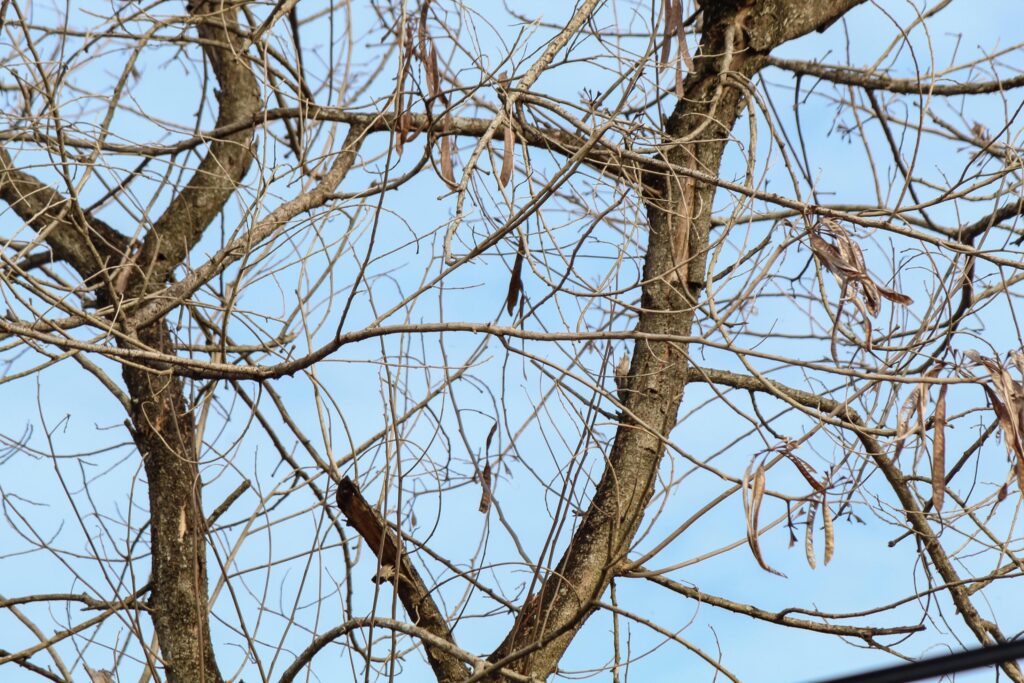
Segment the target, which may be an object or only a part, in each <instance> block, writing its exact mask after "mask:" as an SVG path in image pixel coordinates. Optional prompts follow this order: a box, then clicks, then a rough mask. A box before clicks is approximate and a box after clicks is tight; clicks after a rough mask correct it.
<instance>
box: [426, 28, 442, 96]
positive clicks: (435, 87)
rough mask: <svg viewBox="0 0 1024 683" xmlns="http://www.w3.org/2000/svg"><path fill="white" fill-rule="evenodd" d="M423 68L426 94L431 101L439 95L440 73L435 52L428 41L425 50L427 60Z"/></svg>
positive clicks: (432, 43)
mask: <svg viewBox="0 0 1024 683" xmlns="http://www.w3.org/2000/svg"><path fill="white" fill-rule="evenodd" d="M423 67H424V69H425V70H426V72H427V94H428V95H429V96H430V98H431V99H433V98H435V97H437V96H438V95H440V94H441V71H440V69H438V68H437V50H436V49H435V48H434V42H433V41H430V45H429V47H428V48H427V59H426V61H425V62H424V64H423Z"/></svg>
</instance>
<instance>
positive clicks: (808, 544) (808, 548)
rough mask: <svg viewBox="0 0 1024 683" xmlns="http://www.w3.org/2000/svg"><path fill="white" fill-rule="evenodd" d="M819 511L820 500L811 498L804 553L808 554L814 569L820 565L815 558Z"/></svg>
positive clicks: (808, 560) (808, 561)
mask: <svg viewBox="0 0 1024 683" xmlns="http://www.w3.org/2000/svg"><path fill="white" fill-rule="evenodd" d="M817 513H818V502H817V501H815V500H811V506H810V507H809V508H808V509H807V529H806V531H805V532H804V554H806V555H807V563H808V564H810V565H811V568H812V569H816V568H817V566H818V562H817V560H815V559H814V517H815V516H816V515H817Z"/></svg>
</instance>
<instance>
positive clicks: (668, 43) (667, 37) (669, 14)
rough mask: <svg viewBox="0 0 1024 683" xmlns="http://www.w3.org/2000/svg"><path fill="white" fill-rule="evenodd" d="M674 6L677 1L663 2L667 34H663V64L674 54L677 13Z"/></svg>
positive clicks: (666, 0)
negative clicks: (673, 34) (673, 44)
mask: <svg viewBox="0 0 1024 683" xmlns="http://www.w3.org/2000/svg"><path fill="white" fill-rule="evenodd" d="M674 7H675V2H673V0H665V2H664V3H663V4H662V9H663V10H664V14H665V34H664V36H662V43H661V64H662V65H665V64H668V57H669V55H670V54H672V31H673V30H674V28H675V21H674V20H673V17H674V16H675V14H676V12H674Z"/></svg>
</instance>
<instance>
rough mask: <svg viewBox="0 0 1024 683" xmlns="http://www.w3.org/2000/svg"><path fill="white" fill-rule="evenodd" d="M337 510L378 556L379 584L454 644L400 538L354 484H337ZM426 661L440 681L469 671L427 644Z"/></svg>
mask: <svg viewBox="0 0 1024 683" xmlns="http://www.w3.org/2000/svg"><path fill="white" fill-rule="evenodd" d="M337 500H338V507H339V508H341V511H342V513H344V515H345V518H346V519H348V523H349V525H350V526H352V527H353V528H354V529H355V530H356V531H357V532H358V533H359V535H360V536H361V537H362V538H363V540H364V541H366V544H367V545H368V546H369V549H370V551H371V552H372V553H373V554H374V555H376V556H377V563H378V565H379V569H378V572H377V577H378V578H377V580H378V581H388V582H389V583H391V585H393V586H394V587H395V591H396V592H397V593H398V597H399V599H400V600H401V601H402V606H403V607H405V611H406V612H408V613H409V618H410V620H411V621H412V623H413V624H415V625H416V626H419V627H421V628H424V629H426V630H427V631H429V632H430V633H432V634H434V635H436V636H438V637H439V638H441V639H443V640H445V641H447V642H449V643H452V644H454V643H455V637H454V636H453V635H452V632H451V629H450V628H449V627H448V621H447V619H446V618H445V616H444V614H443V613H442V612H441V610H439V609H438V607H437V604H436V603H435V602H434V600H433V598H431V597H430V589H428V588H427V585H426V584H425V583H424V582H423V579H422V578H421V577H420V575H419V572H417V571H416V567H414V566H413V563H412V561H411V560H410V559H409V556H408V555H406V553H405V549H404V548H403V547H402V543H401V541H400V540H399V538H398V536H397V535H396V534H395V533H394V532H393V531H391V530H390V529H388V524H387V521H386V520H384V519H383V518H382V517H381V516H380V514H379V513H378V512H377V511H376V510H375V509H374V508H373V507H372V506H371V505H370V504H369V503H368V502H366V499H365V498H363V495H362V494H361V493H360V492H359V488H358V487H357V486H356V485H355V483H354V482H353V481H352V480H351V479H349V478H348V477H345V478H344V479H342V480H341V481H340V482H339V483H338V493H337ZM423 649H424V651H425V652H426V653H427V660H428V661H429V662H430V667H431V668H432V669H433V670H434V674H435V675H436V676H437V680H439V681H451V682H453V683H454V682H455V681H464V680H466V679H467V678H469V670H468V669H467V668H466V666H465V665H464V664H463V663H462V660H460V659H459V658H458V657H456V656H454V655H453V654H452V653H451V652H449V651H447V650H445V649H443V648H440V647H437V646H435V645H432V644H431V643H430V642H424V644H423Z"/></svg>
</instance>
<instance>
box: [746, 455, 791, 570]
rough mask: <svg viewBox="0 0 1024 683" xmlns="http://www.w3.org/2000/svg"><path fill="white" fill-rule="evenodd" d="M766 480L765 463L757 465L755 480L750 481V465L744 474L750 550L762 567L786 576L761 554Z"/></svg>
mask: <svg viewBox="0 0 1024 683" xmlns="http://www.w3.org/2000/svg"><path fill="white" fill-rule="evenodd" d="M751 464H753V463H751ZM765 481H766V476H765V469H764V463H762V464H760V465H758V466H757V470H756V471H755V472H754V479H753V482H750V468H749V467H748V468H747V471H746V472H744V474H743V507H744V510H745V512H746V515H747V544H748V545H749V546H750V552H751V553H752V554H753V555H754V559H755V560H757V563H758V564H759V565H760V566H761V569H764V570H765V571H766V572H770V573H772V574H775V575H776V576H782V577H785V574H783V573H782V572H780V571H778V570H776V569H772V568H771V567H769V566H768V563H766V562H765V561H764V557H763V556H762V555H761V546H760V544H759V543H758V540H757V537H758V533H757V527H758V518H759V517H760V514H761V500H762V499H763V498H764V487H765ZM748 485H751V486H752V490H751V492H750V500H749V501H748V499H747V487H748Z"/></svg>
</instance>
